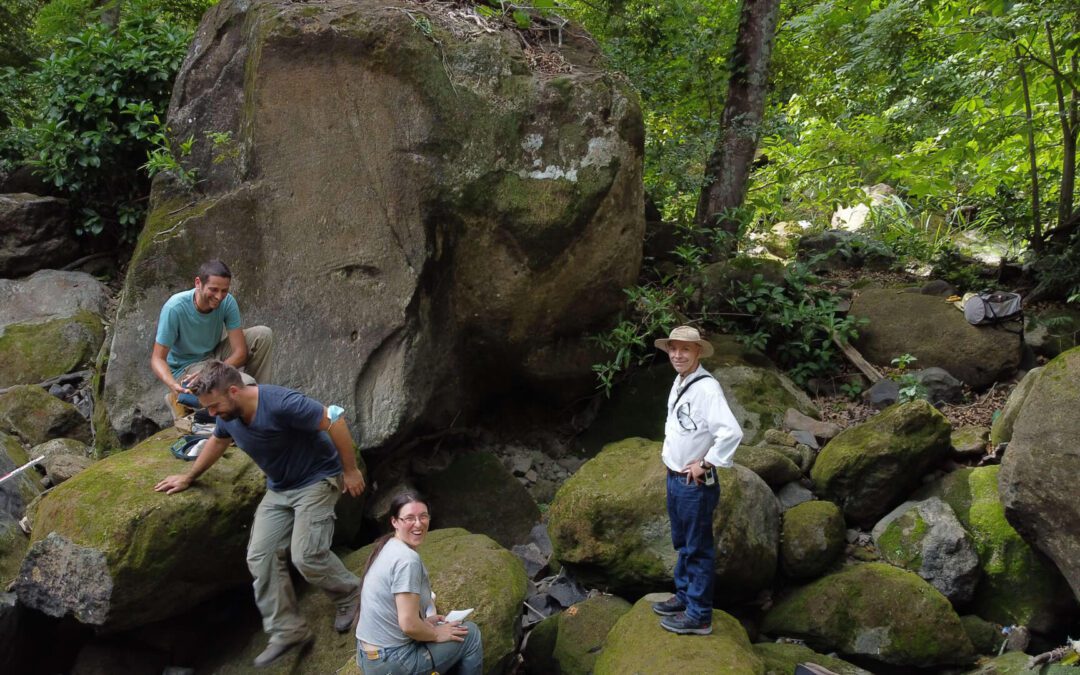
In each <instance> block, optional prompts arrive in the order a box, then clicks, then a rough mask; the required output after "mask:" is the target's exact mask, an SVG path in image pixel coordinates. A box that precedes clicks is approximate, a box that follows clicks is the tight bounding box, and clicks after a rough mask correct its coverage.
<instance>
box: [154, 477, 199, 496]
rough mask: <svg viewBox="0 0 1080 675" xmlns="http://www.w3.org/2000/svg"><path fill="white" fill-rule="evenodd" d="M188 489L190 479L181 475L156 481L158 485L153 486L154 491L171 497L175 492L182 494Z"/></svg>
mask: <svg viewBox="0 0 1080 675" xmlns="http://www.w3.org/2000/svg"><path fill="white" fill-rule="evenodd" d="M189 487H191V478H190V477H189V476H188V475H187V474H182V473H181V474H176V475H173V476H167V477H165V478H162V479H161V480H160V481H158V484H157V485H155V486H154V490H156V491H157V492H164V493H165V494H167V495H171V494H175V493H177V492H183V491H184V490H186V489H188V488H189Z"/></svg>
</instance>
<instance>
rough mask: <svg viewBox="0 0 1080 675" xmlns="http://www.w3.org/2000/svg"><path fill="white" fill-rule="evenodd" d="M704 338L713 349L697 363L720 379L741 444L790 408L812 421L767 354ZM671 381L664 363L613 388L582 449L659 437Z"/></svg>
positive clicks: (808, 405)
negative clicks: (633, 439)
mask: <svg viewBox="0 0 1080 675" xmlns="http://www.w3.org/2000/svg"><path fill="white" fill-rule="evenodd" d="M707 337H708V339H709V341H710V342H711V343H712V344H713V346H714V347H715V349H716V353H715V354H714V355H713V356H711V357H709V358H708V359H705V360H704V361H703V362H702V365H703V366H704V367H705V368H706V370H708V371H709V372H710V373H712V374H713V376H714V377H716V379H717V381H719V382H720V386H721V388H722V389H723V391H724V397H725V398H726V399H727V402H728V405H729V406H730V407H731V412H732V414H734V415H735V419H736V420H737V421H738V422H739V426H741V427H742V430H743V443H745V444H747V445H754V444H756V443H758V442H759V441H761V440H762V439H764V437H765V432H766V431H767V430H769V429H774V428H777V427H779V426H780V424H781V422H783V420H784V414H785V413H786V412H787V411H788V409H789V408H790V409H793V410H796V411H798V412H799V413H801V414H802V415H804V416H805V417H806V418H807V419H810V420H813V421H815V422H817V420H816V419H814V418H816V417H820V413H819V412H818V410H817V409H816V408H815V407H814V404H813V402H812V401H811V400H810V398H809V397H808V396H807V395H806V393H805V392H803V391H802V390H801V389H799V388H798V387H797V386H796V385H795V384H794V383H793V382H792V381H791V380H790V379H789V378H788V377H787V376H786V375H784V374H783V373H781V372H780V371H778V370H776V368H775V366H773V365H772V364H771V363H770V362H769V360H768V359H767V358H765V357H764V356H763V355H761V354H760V353H759V352H756V351H754V350H751V349H747V348H746V347H743V346H742V345H741V344H739V343H738V342H736V341H735V339H734V338H732V337H730V336H726V335H710V336H707ZM660 356H661V357H663V356H664V355H663V354H660ZM674 380H675V371H674V370H672V368H671V365H669V364H668V363H667V362H666V361H665V362H664V363H662V364H657V365H655V366H653V367H652V368H647V369H644V370H641V371H639V372H637V373H635V374H634V376H633V377H632V378H631V379H630V380H629V381H628V382H626V383H625V384H623V385H620V387H618V388H616V389H615V391H614V393H613V394H612V396H611V399H610V400H609V401H607V402H606V403H605V404H604V405H603V407H602V408H601V410H600V413H599V414H598V415H597V417H596V420H595V421H594V422H593V424H592V425H591V426H590V427H589V430H588V431H586V432H585V433H584V434H583V435H582V438H581V441H580V443H581V446H582V449H583V450H584V451H585V452H586V453H588V454H596V453H597V452H598V451H599V450H600V448H602V447H603V446H604V445H606V444H608V443H614V442H616V441H620V440H622V439H624V438H630V437H632V436H640V437H642V438H650V439H652V440H654V441H661V440H663V439H664V417H665V415H666V413H665V406H666V405H667V399H668V393H670V391H671V384H672V382H674ZM818 424H821V422H818Z"/></svg>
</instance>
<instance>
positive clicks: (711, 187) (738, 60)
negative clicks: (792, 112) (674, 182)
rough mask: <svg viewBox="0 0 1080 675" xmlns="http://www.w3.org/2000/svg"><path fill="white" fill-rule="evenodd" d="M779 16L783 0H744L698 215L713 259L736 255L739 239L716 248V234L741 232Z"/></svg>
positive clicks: (704, 242)
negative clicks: (741, 210)
mask: <svg viewBox="0 0 1080 675" xmlns="http://www.w3.org/2000/svg"><path fill="white" fill-rule="evenodd" d="M779 15H780V0H743V4H742V7H741V9H740V11H739V32H738V35H737V36H736V38H735V48H734V50H733V52H732V54H731V59H730V63H729V65H730V68H731V76H730V79H729V80H728V92H727V100H726V101H725V102H724V112H723V113H722V114H721V116H720V137H719V139H718V140H717V143H716V147H715V148H714V149H713V151H712V154H711V155H710V156H709V161H708V163H707V164H706V166H705V185H704V186H703V187H702V189H701V196H700V198H699V199H698V206H697V213H696V214H695V217H694V221H695V223H696V224H697V226H698V230H699V232H700V235H699V242H698V243H699V244H700V245H703V246H705V248H706V250H708V251H709V255H708V257H709V258H716V257H723V256H725V255H727V254H730V253H731V252H732V251H733V249H734V246H735V237H734V236H731V237H728V238H727V240H726V242H725V245H724V246H723V250H715V249H716V244H715V241H716V240H717V237H715V236H713V235H714V234H719V232H726V233H728V234H731V235H735V234H736V233H737V232H738V228H739V219H738V217H737V216H736V214H735V210H736V209H738V208H739V207H740V206H741V205H742V202H743V199H744V198H745V197H746V185H747V181H748V180H749V178H750V168H751V165H752V164H753V161H754V152H755V151H756V150H757V143H758V138H759V136H760V132H761V120H762V117H763V116H764V114H765V94H766V87H767V84H768V74H769V58H770V56H771V55H772V46H773V37H774V36H775V34H776V22H777V20H778V18H779Z"/></svg>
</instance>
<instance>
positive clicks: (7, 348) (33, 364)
mask: <svg viewBox="0 0 1080 675" xmlns="http://www.w3.org/2000/svg"><path fill="white" fill-rule="evenodd" d="M104 339H105V326H104V324H102V322H101V317H99V316H97V315H95V314H92V313H91V312H88V311H86V310H82V311H80V312H78V313H77V314H75V315H74V316H70V317H60V318H56V319H51V320H49V321H44V322H42V323H19V324H12V325H8V326H7V327H6V328H2V329H0V383H2V384H5V385H12V384H34V383H37V382H41V381H42V380H47V379H49V378H51V377H56V376H57V375H63V374H64V373H69V372H71V371H74V370H79V369H81V368H86V367H88V366H90V365H92V364H93V362H94V357H96V356H97V353H98V350H100V349H101V342H102V340H104Z"/></svg>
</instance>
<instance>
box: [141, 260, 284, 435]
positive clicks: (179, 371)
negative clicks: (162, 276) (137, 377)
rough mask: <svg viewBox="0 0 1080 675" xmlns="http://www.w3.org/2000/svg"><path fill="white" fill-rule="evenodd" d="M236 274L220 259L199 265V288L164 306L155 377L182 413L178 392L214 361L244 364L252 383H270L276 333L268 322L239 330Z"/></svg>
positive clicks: (183, 391)
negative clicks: (232, 290)
mask: <svg viewBox="0 0 1080 675" xmlns="http://www.w3.org/2000/svg"><path fill="white" fill-rule="evenodd" d="M231 283H232V272H230V271H229V268H228V267H226V265H225V263H223V262H221V261H220V260H210V261H208V262H205V263H203V264H202V265H201V266H200V267H199V273H198V276H196V277H195V288H193V289H190V290H187V291H181V292H180V293H177V294H175V295H173V296H172V297H171V298H169V299H168V300H167V301H166V302H165V305H164V306H162V308H161V316H160V317H159V318H158V326H157V337H156V338H155V339H154V351H153V354H151V356H150V368H151V369H152V370H153V371H154V375H156V376H157V378H158V379H159V380H161V381H162V382H163V383H164V384H165V386H167V387H168V388H169V393H168V394H167V395H166V400H167V401H168V402H169V405H170V407H171V408H172V409H173V413H174V415H177V414H178V412H179V411H178V410H177V405H176V403H177V396H179V395H181V394H190V392H189V391H188V389H187V384H188V382H189V381H190V380H191V378H192V377H193V376H194V375H195V374H196V373H198V372H199V371H200V370H202V369H203V367H204V366H205V365H206V364H207V363H208V362H210V361H212V360H215V359H218V360H221V361H224V362H225V363H227V364H229V365H230V366H233V367H234V368H242V369H243V371H244V373H243V374H244V380H245V382H247V383H248V384H255V383H256V382H260V383H262V384H269V380H270V377H271V372H272V364H271V361H270V355H271V351H272V349H273V333H272V332H271V331H270V329H269V328H267V327H266V326H252V327H251V328H244V329H241V328H240V308H239V307H238V306H237V304H236V299H235V298H233V296H232V295H231V294H230V293H229V285H230V284H231Z"/></svg>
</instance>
